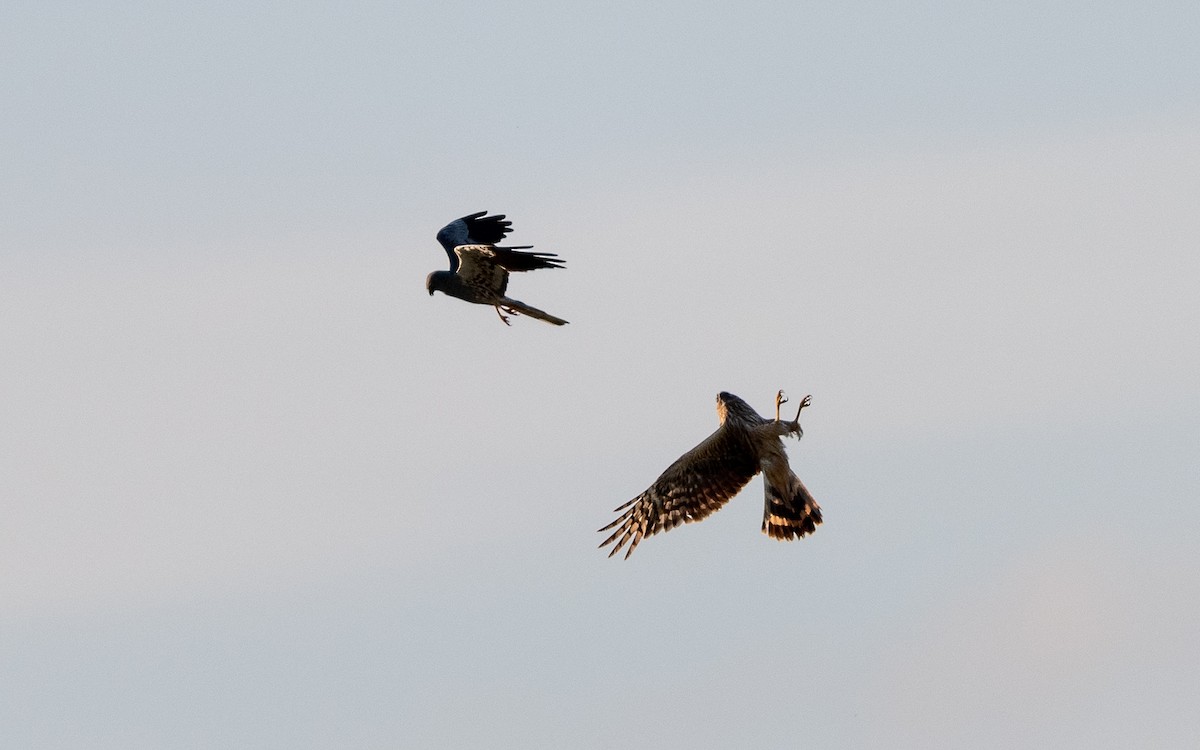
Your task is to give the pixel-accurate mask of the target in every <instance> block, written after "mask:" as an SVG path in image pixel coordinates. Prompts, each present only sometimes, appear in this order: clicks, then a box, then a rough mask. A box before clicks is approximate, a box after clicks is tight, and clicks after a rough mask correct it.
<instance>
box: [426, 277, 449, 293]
mask: <svg viewBox="0 0 1200 750" xmlns="http://www.w3.org/2000/svg"><path fill="white" fill-rule="evenodd" d="M449 275H450V272H449V271H432V272H430V274H429V275H428V276H426V277H425V289H427V290H428V291H429V296H430V297H432V296H433V293H434V292H442V294H445V288H446V287H445V283H444V279H443V278H442V277H443V276H449Z"/></svg>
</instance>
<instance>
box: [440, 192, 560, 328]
mask: <svg viewBox="0 0 1200 750" xmlns="http://www.w3.org/2000/svg"><path fill="white" fill-rule="evenodd" d="M486 214H487V211H480V212H479V213H475V214H471V215H470V216H464V217H462V218H461V219H457V220H455V221H452V222H450V223H449V224H447V225H446V226H444V227H442V229H441V231H440V232H438V233H437V240H438V242H440V243H442V247H444V248H445V249H446V255H448V256H450V270H449V271H434V272H433V273H431V274H429V276H428V277H426V279H425V288H426V289H428V290H429V296H431V297H432V296H433V293H434V292H441V293H442V294H448V295H450V296H451V297H458V298H459V299H462V300H466V301H467V302H474V303H475V304H477V305H491V306H492V307H494V308H496V314H497V315H499V316H500V320H502V321H504V325H512V324H511V323H509V322H508V315H519V314H524V315H528V316H529V317H531V318H537V319H538V320H544V321H546V322H547V323H553V324H554V325H556V326H561V325H566V323H567V321H565V320H563V319H562V318H556V317H554V316H553V315H551V314H549V313H547V312H543V311H541V310H539V309H537V308H536V307H530V306H529V305H527V304H525V303H524V302H521V301H519V300H515V299H512V298H511V297H507V296H505V294H504V293H505V290H506V289H508V274H509V272H510V271H533V270H535V269H538V268H562V267H563V261H561V260H559V259H558V256H557V255H555V254H554V253H531V252H522V251H524V250H528V249H529V248H531V247H533V245H515V246H513V247H499V246H498V245H497V244H496V243H497V242H500V241H502V240H503V239H504V236H505V235H506V234H508V233H509V232H510V231H512V230H511V229H510V228H509V227H511V226H512V222H511V221H506V220H505V218H504V214H498V215H496V216H486ZM505 313H508V315H505Z"/></svg>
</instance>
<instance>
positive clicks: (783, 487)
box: [762, 470, 821, 541]
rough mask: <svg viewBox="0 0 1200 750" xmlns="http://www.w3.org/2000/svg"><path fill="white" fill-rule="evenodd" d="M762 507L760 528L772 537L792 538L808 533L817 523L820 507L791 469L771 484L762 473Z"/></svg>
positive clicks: (818, 521) (815, 528)
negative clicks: (784, 477)
mask: <svg viewBox="0 0 1200 750" xmlns="http://www.w3.org/2000/svg"><path fill="white" fill-rule="evenodd" d="M763 480H764V481H763V486H764V488H765V490H766V507H765V508H764V509H763V523H762V531H763V533H764V534H766V535H767V536H769V537H771V538H772V539H785V540H788V541H790V540H792V539H795V538H796V537H802V536H804V535H805V534H811V533H812V532H814V531H816V530H817V525H818V524H820V523H821V506H819V505H817V501H816V500H814V499H813V496H812V495H811V494H810V493H809V491H808V488H807V487H805V486H804V483H803V482H801V481H800V477H798V476H796V475H795V474H794V473H792V471H790V470H789V471H788V476H787V478H786V480H785V481H783V482H779V483H775V482H772V481H771V478H770V476H769V475H768V474H767V473H766V472H764V473H763Z"/></svg>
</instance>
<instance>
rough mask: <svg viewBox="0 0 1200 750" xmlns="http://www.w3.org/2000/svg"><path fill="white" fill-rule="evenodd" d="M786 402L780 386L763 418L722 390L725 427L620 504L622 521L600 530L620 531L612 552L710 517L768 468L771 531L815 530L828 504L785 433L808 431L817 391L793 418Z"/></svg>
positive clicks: (765, 525)
mask: <svg viewBox="0 0 1200 750" xmlns="http://www.w3.org/2000/svg"><path fill="white" fill-rule="evenodd" d="M784 403H787V397H786V396H784V395H783V391H779V392H778V393H776V394H775V419H774V421H772V420H769V419H765V418H763V417H761V416H759V414H758V412H756V411H754V409H753V408H751V406H750V405H749V404H747V403H746V402H745V401H743V400H741V399H740V398H738V397H737V396H735V395H733V394H732V393H725V392H724V391H722V392H721V393H718V394H717V418H718V419H719V420H720V422H721V426H720V427H718V428H717V431H716V432H714V433H713V434H711V435H709V436H708V438H707V439H705V440H704V442H702V443H700V444H699V445H697V446H696V447H695V448H692V449H691V450H690V451H688V452H687V453H684V454H683V455H682V456H680V457H679V459H678V460H676V461H675V463H673V464H671V465H670V466H668V467H667V470H666V471H664V472H663V473H662V475H661V476H660V477H659V478H658V479H656V480H654V484H652V485H650V488H649V489H647V490H646V491H645V492H643V493H642V494H640V495H638V496H637V497H635V498H633V499H632V500H630V501H629V502H627V503H625V504H624V505H622V506H620V507H618V508H617V509H616V510H615V511H614V512H617V513H621V515H620V516H618V517H617V520H615V521H613V522H612V523H610V524H609V525H607V526H605V527H604V528H602V529H600V531H601V532H605V531H608V530H609V529H615V530H614V531H613V532H612V535H611V536H609V537H608V538H607V539H605V540H604V541H603V542H601V543H600V546H601V547H604V546H605V545H608V544H612V543H613V542H616V545H615V546H614V547H613V548H612V551H610V552H609V553H608V556H609V557H612V556H613V555H615V554H617V553H618V552H620V551H621V548H622V547H623V546H625V544H626V543H628V544H629V548H628V549H627V550H626V551H625V557H626V558H628V557H629V556H630V555H631V554H633V550H634V548H635V547H637V546H638V542H640V541H642V539H644V538H645V537H648V536H651V535H653V534H657V533H658V532H660V531H667V530H669V529H673V528H675V527H676V526H678V525H679V524H681V523H692V522H693V521H700V520H703V519H705V518H707V517H708V516H709V515H710V514H712V513H714V512H716V511H717V510H720V508H721V506H723V505H724V504H725V503H726V502H727V501H728V500H729V499H730V498H731V497H733V496H734V495H736V494H737V493H738V491H739V490H741V489H742V487H745V486H746V483H747V482H749V481H750V479H751V478H752V477H753V476H754V475H755V474H757V473H759V472H760V471H761V472H762V474H763V486H764V489H765V491H766V507H765V508H764V509H763V522H762V531H763V533H764V534H766V535H767V536H769V537H771V538H773V539H786V540H788V541H790V540H792V539H794V538H796V537H802V536H804V535H805V534H811V533H812V532H813V531H815V530H816V528H817V524H819V523H821V508H820V506H819V505H817V501H816V500H814V499H813V496H812V495H810V494H809V492H808V489H807V488H805V486H804V484H803V483H802V482H801V481H800V478H799V477H797V476H796V475H795V474H794V473H793V472H792V469H791V467H790V466H789V465H788V460H787V454H786V453H785V451H784V447H783V440H781V439H780V438H782V437H784V436H787V435H795V436H796V438H797V439H799V438H800V437H801V436H803V435H804V430H802V429H800V412H801V411H803V410H804V407H806V406H809V405H810V404H811V403H812V396H805V397H804V398H803V399H802V400H801V401H800V408H799V409H797V410H796V418H795V419H794V420H792V421H791V422H781V421H780V420H779V407H780V405H782V404H784ZM622 511H624V512H622Z"/></svg>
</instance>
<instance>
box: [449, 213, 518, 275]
mask: <svg viewBox="0 0 1200 750" xmlns="http://www.w3.org/2000/svg"><path fill="white" fill-rule="evenodd" d="M511 231H512V222H511V221H508V220H506V219H505V218H504V214H496V215H495V216H488V215H487V211H479V212H477V213H473V214H470V215H469V216H464V217H462V218H461V219H455V220H454V221H452V222H450V223H449V224H447V225H446V226H444V227H442V228H441V230H439V231H438V233H437V241H438V242H440V243H441V245H442V247H443V248H445V250H446V255H447V256H448V257H449V258H450V272H451V273H453V272H455V271H457V270H458V258H457V257H456V256H455V254H454V248H456V247H458V246H459V245H494V244H496V243H497V242H500V241H501V240H503V239H504V236H505V235H506V234H508V233H509V232H511Z"/></svg>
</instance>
